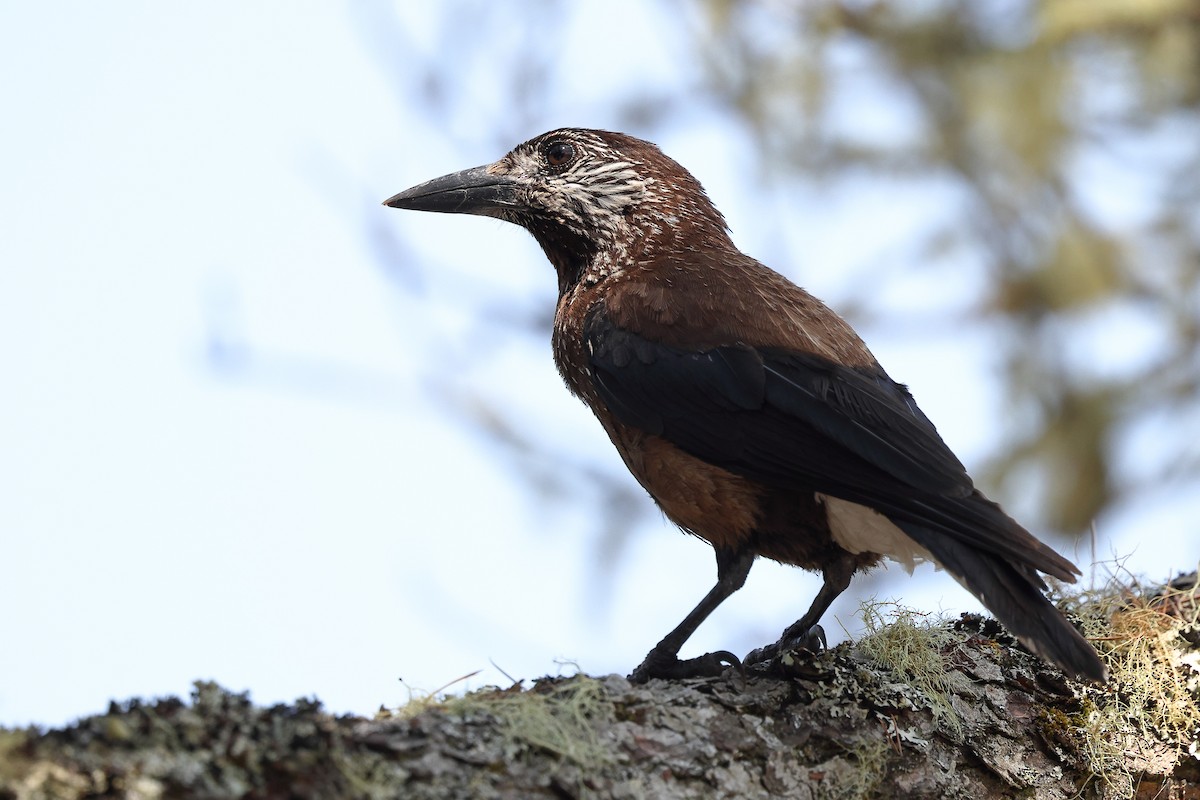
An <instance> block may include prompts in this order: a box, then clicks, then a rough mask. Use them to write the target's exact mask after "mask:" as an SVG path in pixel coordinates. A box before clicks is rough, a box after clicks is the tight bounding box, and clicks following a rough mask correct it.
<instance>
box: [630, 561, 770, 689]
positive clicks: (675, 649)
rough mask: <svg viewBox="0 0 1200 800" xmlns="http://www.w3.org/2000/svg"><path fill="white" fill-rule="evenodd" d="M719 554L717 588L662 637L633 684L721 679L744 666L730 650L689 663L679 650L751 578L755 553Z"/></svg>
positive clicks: (647, 657)
mask: <svg viewBox="0 0 1200 800" xmlns="http://www.w3.org/2000/svg"><path fill="white" fill-rule="evenodd" d="M716 552H717V584H716V585H715V586H713V588H712V589H710V590H709V592H708V594H706V595H705V596H704V599H703V600H701V601H700V602H699V604H697V606H696V607H695V608H693V609H692V611H691V613H690V614H688V615H687V616H686V617H684V619H683V622H681V623H679V624H678V625H677V626H675V629H674V630H673V631H671V632H670V633H668V634H667V635H666V636H664V637H663V640H662V641H661V642H659V643H658V644H656V645H655V646H654V649H653V650H651V651H650V652H649V653H648V654H647V655H646V658H645V659H644V660H643V661H642V663H641V664H639V665H638V667H637V669H635V670H634V671H633V672H632V673H631V674H630V676H629V680H631V681H633V682H634V683H645V682H646V681H648V680H650V679H651V678H697V677H705V676H715V675H720V674H721V673H722V672H723V671H724V670H725V667H726V666H727V665H730V664H733V665H736V666H739V667H740V666H741V662H740V661H739V660H738V657H737V656H735V655H734V654H733V653H730V652H729V651H727V650H718V651H717V652H715V653H706V654H705V655H702V656H698V657H696V658H689V659H687V660H686V661H680V660H679V648H681V647H683V643H684V642H686V641H687V640H688V638H689V637H691V635H692V634H693V633H695V632H696V628H698V627H700V623H702V622H704V620H705V619H707V618H708V615H709V614H711V613H712V612H713V611H715V610H716V608H717V606H719V605H721V603H722V602H724V601H725V598H727V597H729V595H731V594H733V593H734V592H736V591H737V590H738V589H740V588H742V586H743V585H745V583H746V576H747V575H749V574H750V565H751V564H753V563H754V553H753V552H752V551H751V550H750V549H749V548H742V549H738V550H729V549H724V548H719V547H718V548H716Z"/></svg>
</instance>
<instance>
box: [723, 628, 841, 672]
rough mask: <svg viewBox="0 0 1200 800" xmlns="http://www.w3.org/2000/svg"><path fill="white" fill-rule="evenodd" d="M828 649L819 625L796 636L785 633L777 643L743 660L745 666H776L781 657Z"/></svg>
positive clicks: (823, 632)
mask: <svg viewBox="0 0 1200 800" xmlns="http://www.w3.org/2000/svg"><path fill="white" fill-rule="evenodd" d="M828 647H829V644H828V642H826V640H825V629H824V628H822V627H821V626H820V625H813V626H812V627H811V628H809V629H808V630H807V631H804V632H803V633H802V634H800V635H798V636H788V635H787V632H786V631H785V632H784V635H783V636H782V637H780V639H779V641H778V642H775V643H774V644H769V645H767V646H766V647H759V648H757V649H755V650H751V651H750V652H749V653H748V654H747V655H746V658H745V659H743V660H744V662H745V663H746V664H747V665H753V664H767V665H772V664H777V663H778V662H779V660H780V658H781V657H783V656H785V655H787V654H789V653H808V654H810V655H812V654H816V653H819V652H821V651H822V650H825V649H827V648H828Z"/></svg>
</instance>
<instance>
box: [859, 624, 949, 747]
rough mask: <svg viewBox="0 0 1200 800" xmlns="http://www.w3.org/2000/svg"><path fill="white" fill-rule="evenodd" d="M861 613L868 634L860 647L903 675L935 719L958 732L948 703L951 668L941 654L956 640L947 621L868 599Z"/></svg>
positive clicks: (860, 642) (860, 643)
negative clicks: (927, 704)
mask: <svg viewBox="0 0 1200 800" xmlns="http://www.w3.org/2000/svg"><path fill="white" fill-rule="evenodd" d="M860 613H861V615H862V620H863V623H864V624H865V626H866V630H867V633H866V635H865V636H864V637H863V638H862V640H861V641H859V643H858V647H859V649H861V650H862V652H863V653H865V654H866V655H868V656H870V657H871V658H872V659H874V660H875V661H878V662H879V663H881V664H883V665H885V666H887V667H889V668H890V669H891V670H892V671H894V672H896V673H897V674H898V675H900V676H902V677H903V678H904V679H905V680H906V681H907V682H908V683H909V685H911V686H912V687H913V688H914V689H916V690H917V691H918V692H920V693H921V694H922V695H924V696H925V698H926V699H927V700H928V702H929V707H930V708H931V709H932V711H933V713H934V716H936V717H937V718H938V721H939V722H941V723H942V724H944V725H946V727H947V728H949V729H950V730H951V731H952V732H954V733H955V734H957V733H959V732H960V730H961V725H962V724H961V720H959V718H958V715H957V714H956V713H955V712H954V708H953V707H952V706H951V704H950V695H951V694H952V692H953V686H952V682H951V681H952V678H951V675H952V672H953V671H952V670H951V669H950V668H949V667H948V666H947V664H946V661H945V659H944V658H943V657H942V651H943V649H944V648H945V647H946V646H947V645H949V644H950V643H951V642H953V641H954V640H955V637H954V634H953V633H951V632H950V630H949V629H948V626H947V623H946V621H945V620H944V619H942V618H941V616H939V615H934V614H924V613H921V612H919V611H915V610H913V609H911V608H905V607H904V606H901V605H899V604H897V603H879V602H875V601H868V602H865V603H863V604H862V606H861V607H860Z"/></svg>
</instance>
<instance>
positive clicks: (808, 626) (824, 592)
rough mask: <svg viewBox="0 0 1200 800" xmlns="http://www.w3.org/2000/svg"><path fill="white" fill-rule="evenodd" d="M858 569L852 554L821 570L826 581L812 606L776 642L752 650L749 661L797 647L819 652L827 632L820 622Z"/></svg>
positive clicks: (763, 658) (747, 661)
mask: <svg viewBox="0 0 1200 800" xmlns="http://www.w3.org/2000/svg"><path fill="white" fill-rule="evenodd" d="M855 569H856V565H855V562H854V558H853V557H852V556H851V555H850V554H849V553H847V554H846V555H845V556H843V557H842V558H841V559H839V560H837V561H835V562H833V563H832V564H828V565H826V566H825V568H824V569H823V570H822V571H821V574H822V576H823V577H824V579H825V583H823V584H822V585H821V591H819V592H817V596H816V597H815V598H813V602H812V606H810V607H809V609H808V611H806V612H805V613H804V616H803V617H801V618H800V619H798V620H796V621H795V622H794V623H792V624H791V625H789V626H788V627H787V630H785V631H784V632H783V635H782V636H780V637H779V641H778V642H776V643H775V644H769V645H767V646H766V647H760V648H758V649H757V650H753V651H751V652H750V653H749V654H748V655H747V656H746V663H747V664H761V663H762V662H764V661H770V660H771V659H773V658H776V657H777V656H779V654H780V653H785V652H787V651H788V650H794V649H796V648H801V647H802V648H805V649H807V650H813V651H816V650H818V649H820V648H821V647H823V646H824V645H825V631H824V630H823V629H822V628H821V626H820V625H818V624H817V623H818V622H819V621H820V620H821V617H823V616H824V615H825V612H826V611H828V610H829V607H830V606H831V605H833V601H834V600H836V599H837V596H838V595H840V594H841V593H842V592H844V591H846V587H847V586H849V585H850V579H851V578H853V577H854V570H855Z"/></svg>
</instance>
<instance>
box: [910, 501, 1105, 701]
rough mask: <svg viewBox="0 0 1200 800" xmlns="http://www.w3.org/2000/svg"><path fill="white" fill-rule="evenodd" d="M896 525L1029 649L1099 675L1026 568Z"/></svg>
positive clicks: (1069, 669) (1066, 667)
mask: <svg viewBox="0 0 1200 800" xmlns="http://www.w3.org/2000/svg"><path fill="white" fill-rule="evenodd" d="M896 524H897V525H899V526H900V528H901V529H902V530H903V531H904V532H905V533H906V534H908V535H909V536H910V537H912V539H913V541H915V542H916V543H917V544H919V545H921V546H922V547H924V548H925V549H926V550H928V551H929V552H930V554H931V555H932V556H933V557H934V559H936V560H937V562H938V563H939V564H941V565H942V567H943V568H945V570H946V571H947V572H949V573H950V574H951V575H953V576H954V578H955V579H956V580H957V581H958V582H959V583H961V584H962V585H963V586H964V587H965V588H966V589H967V591H969V592H970V593H971V594H973V595H975V596H976V597H977V598H979V601H980V602H981V603H983V604H984V605H985V606H986V607H987V608H988V610H989V611H991V612H992V613H993V614H995V615H996V619H998V620H1000V622H1001V623H1003V625H1004V627H1006V628H1008V630H1009V631H1011V632H1012V634H1013V635H1014V636H1016V637H1017V638H1018V639H1019V640H1020V641H1021V643H1022V644H1024V645H1025V646H1026V647H1028V648H1029V649H1030V650H1032V651H1033V652H1034V653H1036V654H1037V655H1039V656H1041V657H1042V658H1044V659H1046V660H1047V661H1049V662H1051V663H1053V664H1056V665H1058V667H1059V668H1061V669H1062V670H1063V671H1064V672H1066V673H1067V674H1068V675H1070V676H1072V677H1074V678H1088V679H1090V680H1094V681H1103V680H1105V678H1106V674H1105V670H1104V665H1103V664H1102V663H1101V662H1100V657H1099V656H1097V655H1096V650H1095V649H1094V648H1093V647H1092V646H1091V645H1090V644H1088V641H1087V640H1086V639H1084V638H1083V637H1082V636H1080V635H1079V631H1077V630H1075V627H1074V626H1073V625H1072V624H1071V623H1070V622H1068V621H1067V619H1066V617H1064V616H1063V615H1062V613H1061V612H1060V611H1059V610H1058V609H1057V608H1055V607H1054V605H1053V604H1052V603H1051V602H1050V601H1049V600H1047V599H1046V597H1045V595H1043V594H1042V592H1041V590H1040V588H1039V587H1041V586H1044V584H1043V583H1042V580H1041V578H1040V577H1038V574H1037V572H1036V571H1034V570H1033V569H1032V568H1030V567H1026V566H1024V565H1019V566H1014V565H1013V564H1012V563H1011V562H1010V561H1008V560H1007V559H1004V558H1001V557H999V556H997V555H995V554H993V553H987V552H982V551H980V550H978V549H975V548H973V547H971V546H969V545H967V544H964V543H963V542H961V541H958V540H955V539H951V538H949V537H947V536H945V535H944V534H940V533H935V532H932V531H930V530H928V529H926V528H923V527H921V526H919V525H913V524H911V523H907V522H903V521H897V523H896ZM1027 573H1028V574H1027Z"/></svg>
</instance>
